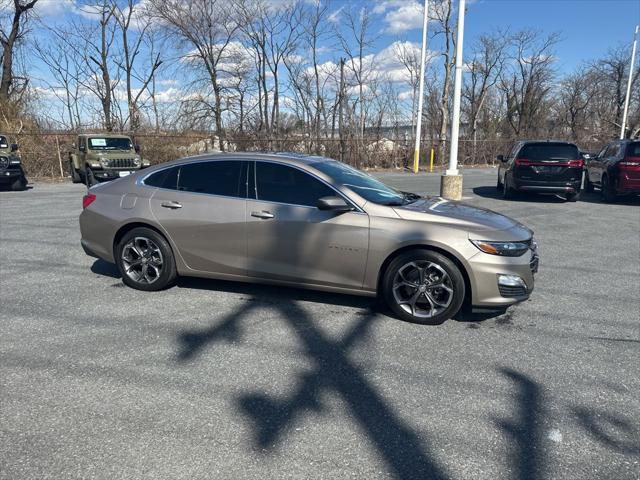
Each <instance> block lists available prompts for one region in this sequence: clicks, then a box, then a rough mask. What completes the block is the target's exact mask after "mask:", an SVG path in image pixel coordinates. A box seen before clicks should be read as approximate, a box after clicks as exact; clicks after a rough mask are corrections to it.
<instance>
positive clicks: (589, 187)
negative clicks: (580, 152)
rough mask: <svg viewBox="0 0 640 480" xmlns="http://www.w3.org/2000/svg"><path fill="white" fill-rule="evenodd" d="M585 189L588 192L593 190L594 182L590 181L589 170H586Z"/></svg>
mask: <svg viewBox="0 0 640 480" xmlns="http://www.w3.org/2000/svg"><path fill="white" fill-rule="evenodd" d="M584 191H585V192H587V193H592V192H593V183H591V182H590V181H589V172H587V171H586V170H585V172H584Z"/></svg>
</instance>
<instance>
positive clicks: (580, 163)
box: [567, 159, 584, 168]
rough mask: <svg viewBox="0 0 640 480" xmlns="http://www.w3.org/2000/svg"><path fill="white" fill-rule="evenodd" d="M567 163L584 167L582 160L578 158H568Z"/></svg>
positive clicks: (571, 165)
mask: <svg viewBox="0 0 640 480" xmlns="http://www.w3.org/2000/svg"><path fill="white" fill-rule="evenodd" d="M567 165H568V166H569V167H580V168H582V167H584V160H582V159H580V160H569V162H568V163H567Z"/></svg>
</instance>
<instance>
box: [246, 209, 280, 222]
mask: <svg viewBox="0 0 640 480" xmlns="http://www.w3.org/2000/svg"><path fill="white" fill-rule="evenodd" d="M251 216H252V217H256V218H262V219H265V220H266V219H269V218H274V217H275V215H274V214H273V213H271V212H266V211H264V210H263V211H262V212H251Z"/></svg>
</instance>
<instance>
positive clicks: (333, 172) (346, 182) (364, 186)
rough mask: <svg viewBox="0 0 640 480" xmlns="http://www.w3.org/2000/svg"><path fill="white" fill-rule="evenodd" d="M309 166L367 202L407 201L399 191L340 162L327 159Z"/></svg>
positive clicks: (392, 203)
mask: <svg viewBox="0 0 640 480" xmlns="http://www.w3.org/2000/svg"><path fill="white" fill-rule="evenodd" d="M311 166H312V167H313V168H315V169H316V170H319V171H321V172H322V173H324V174H325V175H328V176H329V177H331V178H332V179H333V181H334V182H335V183H337V184H339V185H342V186H345V187H347V188H348V189H350V190H353V191H354V192H355V193H357V194H358V195H360V196H361V197H362V198H364V199H365V200H367V201H369V202H373V203H377V204H379V205H403V204H405V203H408V201H409V200H408V199H407V197H406V196H405V195H403V194H402V193H401V192H398V191H397V190H394V189H393V188H391V187H388V186H387V185H385V184H384V183H382V182H381V181H379V180H376V179H375V178H373V177H372V176H370V175H367V174H366V173H364V172H361V171H360V170H356V169H355V168H352V167H350V166H348V165H345V164H344V163H342V162H338V161H336V160H328V161H324V162H317V163H312V164H311Z"/></svg>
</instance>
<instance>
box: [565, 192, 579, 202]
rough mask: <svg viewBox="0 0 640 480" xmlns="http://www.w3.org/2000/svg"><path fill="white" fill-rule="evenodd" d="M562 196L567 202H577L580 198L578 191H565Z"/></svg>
mask: <svg viewBox="0 0 640 480" xmlns="http://www.w3.org/2000/svg"><path fill="white" fill-rule="evenodd" d="M564 198H565V200H566V201H567V202H577V201H578V200H579V199H580V192H574V193H567V195H566V196H565V197H564Z"/></svg>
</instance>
